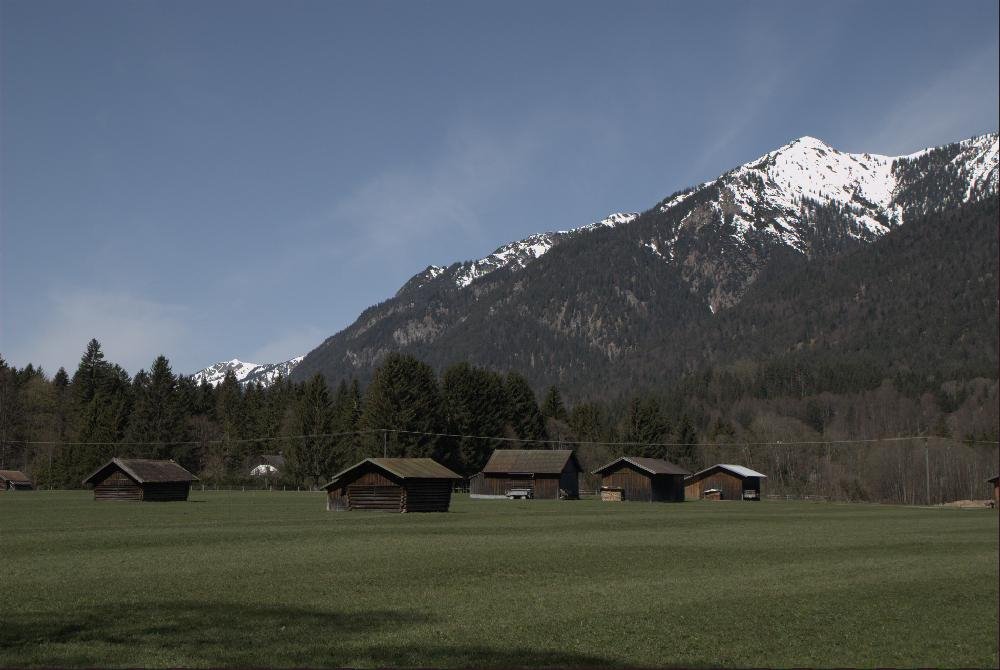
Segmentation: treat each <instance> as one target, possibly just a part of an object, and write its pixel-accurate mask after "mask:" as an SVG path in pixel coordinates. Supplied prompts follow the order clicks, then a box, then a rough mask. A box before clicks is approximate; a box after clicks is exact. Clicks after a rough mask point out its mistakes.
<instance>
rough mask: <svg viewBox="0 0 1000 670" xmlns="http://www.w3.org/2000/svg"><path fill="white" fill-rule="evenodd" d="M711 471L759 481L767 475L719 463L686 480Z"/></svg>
mask: <svg viewBox="0 0 1000 670" xmlns="http://www.w3.org/2000/svg"><path fill="white" fill-rule="evenodd" d="M711 470H727V471H728V472H731V473H732V474H734V475H736V476H737V477H760V478H761V479H767V475H765V474H762V473H760V472H757V471H756V470H751V469H750V468H747V467H743V466H742V465H733V464H731V463H719V464H717V465H713V466H712V467H710V468H705V469H704V470H699V471H698V472H696V473H694V474H693V475H691V476H690V477H688V479H694V478H696V477H700V476H701V475H703V474H706V473H707V472H709V471H711Z"/></svg>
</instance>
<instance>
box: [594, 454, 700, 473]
mask: <svg viewBox="0 0 1000 670" xmlns="http://www.w3.org/2000/svg"><path fill="white" fill-rule="evenodd" d="M622 461H624V462H626V463H631V464H632V465H634V466H635V467H637V468H639V469H640V470H645V471H646V472H648V473H649V474H651V475H689V474H691V471H690V470H685V469H684V468H682V467H681V466H679V465H677V464H676V463H671V462H670V461H665V460H663V459H662V458H646V457H644V456H622V457H621V458H616V459H615V460H613V461H611V462H610V463H608V464H607V465H605V466H603V467H600V468H597V469H596V470H594V474H595V475H598V474H601V473H602V472H604V471H606V470H608V469H610V468H612V467H614V466H615V465H618V464H619V463H621V462H622Z"/></svg>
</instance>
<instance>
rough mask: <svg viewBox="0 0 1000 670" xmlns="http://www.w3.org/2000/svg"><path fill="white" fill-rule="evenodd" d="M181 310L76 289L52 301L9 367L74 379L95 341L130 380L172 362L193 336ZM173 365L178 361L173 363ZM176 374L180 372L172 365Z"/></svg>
mask: <svg viewBox="0 0 1000 670" xmlns="http://www.w3.org/2000/svg"><path fill="white" fill-rule="evenodd" d="M185 312H186V310H185V309H184V308H182V307H177V306H174V305H166V304H163V303H159V302H156V301H153V300H148V299H146V298H142V297H139V296H135V295H131V294H128V293H124V292H101V291H95V290H91V289H72V290H61V291H58V292H53V293H51V294H50V295H49V301H48V306H47V310H46V316H45V317H44V318H43V320H42V322H41V324H40V327H39V328H38V331H37V333H38V334H37V336H36V337H34V338H33V339H32V340H31V341H30V342H27V341H22V342H20V343H15V345H14V349H13V350H12V351H11V352H10V355H11V362H12V363H15V364H21V365H24V364H26V363H28V362H32V363H34V364H35V365H41V366H42V367H43V368H44V369H45V370H46V371H48V372H49V373H50V374H51V373H53V372H55V371H56V370H58V369H59V367H60V366H62V367H65V368H66V370H67V371H68V372H69V373H70V374H72V373H73V371H74V370H75V369H76V366H77V364H78V363H79V361H80V356H81V355H82V354H83V351H84V349H85V348H86V346H87V342H88V341H90V339H91V338H97V340H98V341H99V342H100V343H101V349H102V350H103V352H104V357H105V360H107V361H110V362H113V363H118V364H119V365H121V366H122V367H124V368H125V369H126V370H128V371H129V373H130V374H135V373H136V372H138V371H139V370H140V369H143V368H146V369H148V368H149V366H150V365H151V364H152V362H153V359H155V358H156V357H157V356H159V355H160V354H164V355H166V356H167V357H170V354H171V352H172V351H178V350H179V349H182V347H181V346H180V345H181V343H182V342H183V341H184V340H186V339H187V338H188V336H189V329H188V326H187V325H186V324H185V319H184V317H185ZM171 362H172V363H174V361H171ZM173 367H174V372H181V371H182V370H178V366H177V365H176V364H173Z"/></svg>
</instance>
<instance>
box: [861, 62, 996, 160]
mask: <svg viewBox="0 0 1000 670" xmlns="http://www.w3.org/2000/svg"><path fill="white" fill-rule="evenodd" d="M998 52H1000V43H998V42H993V43H992V44H989V45H987V46H986V47H984V48H979V49H974V50H972V51H969V52H966V53H964V54H962V55H961V56H960V57H959V58H958V59H957V60H956V61H955V62H954V63H952V65H951V66H950V67H948V68H946V69H944V70H943V71H941V72H940V74H938V75H937V76H936V77H934V78H932V79H930V80H929V81H927V82H924V83H921V84H920V85H918V86H916V87H915V88H914V89H913V90H911V91H910V92H909V93H908V94H906V95H903V96H900V97H899V101H898V102H897V103H896V104H894V105H891V106H889V107H888V111H886V112H885V113H884V114H882V115H880V116H879V117H878V121H877V125H876V127H875V129H874V130H873V131H872V132H871V133H870V134H869V136H868V137H867V138H865V139H864V140H863V141H862V142H861V143H860V145H859V146H861V147H864V148H863V149H858V148H857V147H854V148H852V150H863V151H871V152H878V153H884V154H888V155H901V154H906V153H910V152H912V151H916V150H919V149H923V148H925V147H928V146H937V145H940V144H946V143H948V142H954V141H957V140H961V139H965V138H966V137H968V136H969V135H971V134H973V133H978V132H990V131H995V130H996V129H997V115H998V113H1000V96H998V91H1000V84H998V82H997V74H998V65H997V53H998Z"/></svg>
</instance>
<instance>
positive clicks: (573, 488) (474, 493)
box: [469, 449, 583, 500]
mask: <svg viewBox="0 0 1000 670" xmlns="http://www.w3.org/2000/svg"><path fill="white" fill-rule="evenodd" d="M582 470H583V468H581V467H580V462H579V461H578V460H577V459H576V454H574V453H573V450H572V449H537V450H536V449H496V450H495V451H494V452H493V454H492V455H491V456H490V460H489V461H488V462H487V463H486V467H484V468H483V471H482V472H480V473H479V474H476V475H474V476H473V477H471V478H470V479H469V495H470V497H472V498H506V497H507V494H508V493H509V492H510V491H512V490H525V489H526V490H530V492H531V497H533V498H548V499H552V500H555V499H558V498H561V497H563V498H578V497H580V472H581V471H582Z"/></svg>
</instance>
